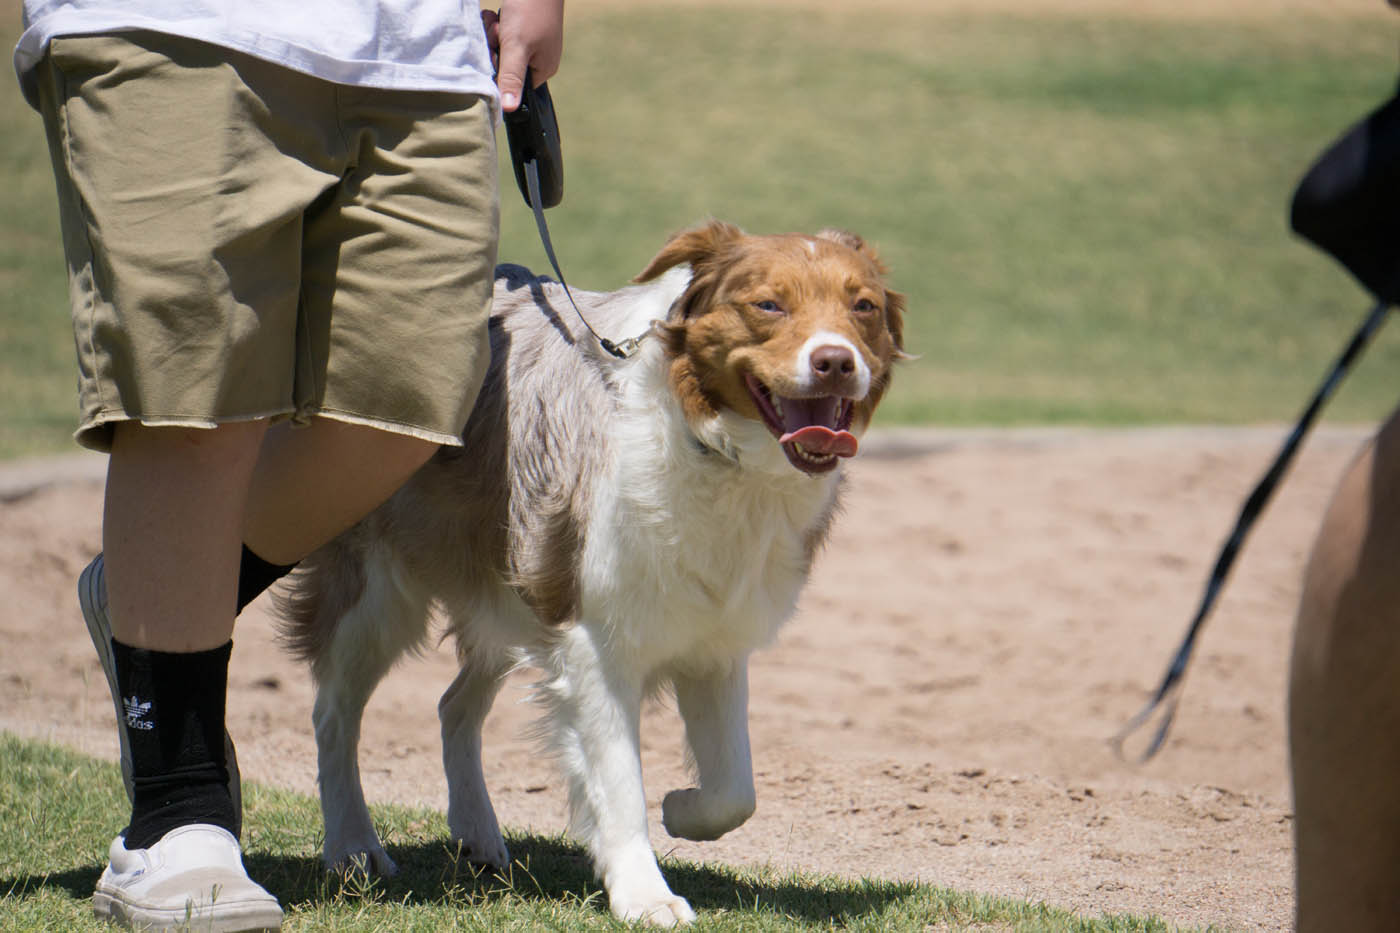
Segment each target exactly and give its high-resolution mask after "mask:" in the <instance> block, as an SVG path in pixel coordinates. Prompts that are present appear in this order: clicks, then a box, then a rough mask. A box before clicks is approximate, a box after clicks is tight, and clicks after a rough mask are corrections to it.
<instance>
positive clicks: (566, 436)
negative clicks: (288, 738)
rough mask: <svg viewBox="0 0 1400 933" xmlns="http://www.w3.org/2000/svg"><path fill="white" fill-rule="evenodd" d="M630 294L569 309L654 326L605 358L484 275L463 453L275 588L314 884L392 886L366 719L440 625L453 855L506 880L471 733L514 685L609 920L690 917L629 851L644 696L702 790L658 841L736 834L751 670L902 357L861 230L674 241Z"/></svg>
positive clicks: (671, 801) (436, 466) (639, 815)
mask: <svg viewBox="0 0 1400 933" xmlns="http://www.w3.org/2000/svg"><path fill="white" fill-rule="evenodd" d="M687 267H688V268H687ZM638 281H639V282H643V283H646V284H642V285H639V286H634V287H630V288H625V289H623V290H621V291H618V292H613V293H606V294H600V293H591V294H579V295H578V296H577V297H578V298H579V301H580V304H581V305H582V306H583V308H584V310H585V313H586V314H587V315H588V317H589V319H590V321H591V322H592V323H593V325H594V326H595V327H597V328H598V329H599V330H600V331H601V332H603V333H608V334H612V335H619V336H620V335H629V334H636V333H641V332H643V331H645V330H646V329H647V328H648V327H652V333H651V335H650V336H649V337H648V338H647V339H646V340H644V341H643V343H642V349H641V350H640V352H639V353H637V355H636V356H634V357H632V358H630V359H628V360H626V361H618V360H615V359H612V358H611V357H608V356H606V355H604V354H603V352H602V351H601V350H600V349H598V348H597V347H596V346H595V345H594V343H593V341H592V339H591V338H590V337H589V336H588V334H587V332H586V331H584V330H583V328H582V326H581V325H577V324H576V320H577V319H576V318H575V317H574V315H573V311H572V309H570V308H569V306H568V304H567V302H566V301H565V300H564V296H563V294H562V291H561V289H560V288H559V287H558V286H557V285H555V284H554V283H552V282H549V281H548V280H546V279H541V278H536V277H534V276H532V275H530V274H529V273H528V272H526V271H525V270H523V269H520V268H518V267H502V268H501V269H500V270H498V278H497V282H496V295H495V305H494V309H493V315H492V320H491V340H492V362H491V368H490V372H489V375H488V376H487V379H486V384H485V386H484V388H483V390H482V394H481V396H480V399H479V401H478V402H477V405H476V408H475V410H474V411H473V414H472V416H471V420H470V422H469V423H468V425H467V427H466V429H465V431H464V432H463V440H464V442H465V445H464V446H463V447H461V448H453V449H446V448H445V449H443V450H442V451H441V452H440V453H439V454H438V455H437V456H436V457H435V458H434V459H433V460H432V461H431V462H430V463H429V464H428V465H427V466H425V467H424V468H423V469H422V470H421V471H420V472H419V473H418V474H417V475H416V476H415V477H414V478H413V479H412V480H411V481H409V483H408V484H407V485H406V486H404V488H403V489H401V490H400V491H399V492H398V493H397V494H396V495H395V496H394V497H393V498H392V499H391V500H390V501H389V502H388V503H386V504H385V505H384V506H382V507H381V508H379V509H378V510H377V511H375V512H374V513H372V514H371V515H370V516H368V517H367V518H366V519H365V520H364V521H362V522H360V523H359V524H358V525H357V526H356V527H355V528H353V529H351V530H350V531H349V532H347V533H346V534H344V535H342V536H341V537H340V538H338V539H337V540H335V541H334V542H332V543H331V544H329V545H327V546H326V547H325V548H323V549H322V550H321V551H319V552H318V553H317V554H315V555H313V557H312V558H310V559H309V560H308V561H306V562H305V563H304V565H303V569H302V570H301V571H300V572H299V573H298V575H297V576H296V577H295V578H294V580H293V582H292V589H291V592H290V594H289V596H288V598H287V599H286V600H285V604H284V613H285V615H286V618H287V624H286V634H287V636H288V638H289V640H290V643H291V645H292V647H293V648H294V650H296V651H297V652H299V653H300V654H301V655H302V656H303V657H305V658H307V659H309V660H310V662H311V665H312V669H313V671H314V674H315V678H316V682H317V687H318V692H317V698H316V707H315V725H316V740H317V746H318V749H319V768H320V784H321V801H322V809H323V811H324V814H325V820H326V841H325V858H326V861H327V863H328V864H330V865H344V864H351V863H359V864H363V865H365V867H367V868H370V869H372V870H376V871H380V872H392V871H393V870H394V866H393V863H392V862H391V860H390V859H389V858H388V856H387V855H386V854H385V853H384V850H383V848H382V847H381V845H380V843H379V840H378V838H377V836H376V835H375V832H374V828H373V827H372V826H371V824H370V818H369V813H368V811H367V810H366V808H365V802H364V796H363V793H362V791H361V788H360V782H359V771H358V764H357V743H358V737H359V723H360V718H361V715H362V713H363V710H364V706H365V703H366V701H367V700H368V698H369V695H370V693H371V691H372V690H373V689H374V687H375V685H376V683H377V682H378V681H379V680H380V678H381V677H383V675H384V673H385V672H386V671H387V670H388V669H389V667H390V666H391V665H392V664H393V663H394V662H395V661H396V660H397V659H398V658H399V657H400V655H402V654H403V653H404V652H405V651H407V650H410V649H412V648H414V647H415V646H418V645H419V644H421V643H422V641H423V639H424V638H425V637H426V633H427V627H428V620H429V616H430V614H431V612H432V611H433V610H435V609H436V610H437V611H439V612H440V613H441V615H442V616H443V617H444V618H445V619H446V622H447V626H448V629H449V631H450V632H451V634H452V635H453V636H455V638H456V642H457V652H458V656H459V658H460V659H461V664H462V667H461V672H460V674H459V675H458V677H457V679H456V680H455V681H454V683H453V684H452V686H451V687H450V688H449V689H448V690H447V692H446V693H445V694H444V695H443V697H442V700H441V702H440V703H439V713H440V716H441V720H442V737H443V760H444V765H445V767H446V771H447V778H448V785H449V806H448V815H447V818H448V825H449V827H450V829H451V832H452V836H453V838H454V839H455V840H457V841H458V842H460V844H461V846H462V850H463V852H464V854H465V855H466V856H467V857H469V858H470V859H472V860H473V861H475V862H480V863H485V864H488V865H497V866H500V865H504V864H506V862H507V855H506V847H505V843H504V841H503V840H502V838H501V833H500V830H499V828H498V825H497V822H496V816H495V813H494V811H493V810H492V807H491V802H490V799H489V797H488V795H487V791H486V787H485V785H484V780H483V776H482V768H481V726H482V722H483V720H484V718H485V716H486V713H487V711H488V709H489V708H490V706H491V703H492V700H493V699H494V697H495V695H496V692H497V690H498V689H499V687H500V684H501V682H502V679H503V678H504V677H505V675H506V674H507V673H508V672H509V671H510V670H512V669H513V668H516V667H518V666H520V665H529V666H532V667H535V668H538V669H539V670H540V671H542V672H543V676H542V678H541V680H540V683H539V686H538V691H537V694H538V699H539V702H540V703H541V704H542V705H543V707H544V712H545V714H544V717H543V726H542V731H543V733H544V735H545V736H546V738H547V742H548V745H549V747H550V749H551V750H552V751H553V752H554V753H555V754H556V755H557V757H558V760H559V762H560V764H561V766H562V770H563V773H564V776H565V778H566V780H567V783H568V790H569V806H570V828H571V830H572V832H573V833H574V834H575V835H576V836H577V837H578V838H579V839H580V840H582V841H583V843H584V844H585V845H586V846H587V848H588V851H589V853H590V855H591V856H592V858H593V861H594V865H595V868H596V871H597V873H598V876H599V878H600V879H601V880H602V883H603V885H604V887H605V888H606V889H607V892H608V898H609V902H610V905H611V908H612V911H613V913H614V914H615V915H617V916H619V917H624V918H643V919H646V920H648V921H649V922H653V923H658V924H663V925H670V924H673V923H676V922H685V921H688V920H690V919H692V918H693V917H694V914H693V912H692V911H691V909H690V907H689V905H688V904H687V903H686V902H685V900H684V899H683V898H680V897H678V896H676V895H675V894H673V893H672V892H671V890H670V889H669V888H668V887H667V885H666V882H665V881H664V880H663V878H662V876H661V873H660V871H659V869H658V868H657V864H656V859H655V856H654V854H653V852H652V849H651V844H650V842H649V840H648V838H647V821H646V803H645V797H644V795H643V788H642V775H641V765H640V761H639V738H638V729H639V717H640V710H641V704H642V701H643V699H644V698H645V697H646V696H647V694H648V693H649V692H650V691H654V690H657V689H665V688H669V689H671V690H673V691H674V694H675V698H676V704H677V706H678V708H679V711H680V714H681V717H682V718H683V719H684V721H685V728H686V737H687V740H688V743H689V746H690V748H691V750H692V753H693V763H694V767H695V772H696V777H697V785H696V786H695V787H691V788H688V789H683V790H674V791H671V792H670V793H669V794H667V795H666V797H665V800H664V802H663V806H662V811H663V820H664V823H665V826H666V828H667V830H668V831H669V832H670V833H672V834H673V835H677V836H681V837H684V838H688V839H714V838H717V837H719V836H721V835H723V834H724V833H726V832H728V831H729V830H731V829H734V828H735V827H736V826H739V825H740V824H741V823H743V822H744V821H745V820H746V819H747V818H748V817H749V815H750V814H751V813H752V812H753V809H754V805H755V801H754V788H753V776H752V772H751V765H750V756H749V741H748V729H747V722H746V720H747V658H748V656H749V654H750V653H751V652H752V651H754V650H755V649H756V648H758V647H760V646H762V645H764V644H766V643H768V642H769V641H770V640H771V639H772V638H773V636H774V634H775V632H776V631H777V629H778V627H779V626H780V625H781V624H782V623H783V622H784V621H785V620H786V619H787V618H788V617H789V616H790V615H791V614H792V611H793V607H794V605H795V603H796V600H797V596H798V592H799V591H800V589H801V588H802V585H803V583H804V582H805V580H806V577H807V574H808V571H809V568H810V566H811V563H812V559H813V556H814V554H815V552H816V551H817V549H818V547H819V546H820V545H821V543H822V541H823V540H824V538H825V536H826V533H827V529H828V526H829V523H830V521H831V518H832V514H833V510H834V508H835V505H836V498H837V491H838V486H839V469H838V463H839V460H840V458H842V457H847V456H851V455H853V454H854V453H855V451H856V446H857V440H856V439H857V437H858V436H859V434H860V433H861V432H862V431H863V430H864V429H865V427H866V425H867V424H868V422H869V420H870V416H871V414H872V413H873V411H874V409H875V407H876V405H877V403H878V402H879V400H880V398H881V396H882V395H883V393H884V392H885V389H886V387H887V386H888V384H889V378H890V370H891V366H892V364H893V363H894V361H895V360H896V359H898V358H899V357H900V356H902V350H901V347H902V326H903V299H902V297H901V296H900V295H898V294H896V293H895V292H893V291H891V290H890V289H889V288H888V287H887V285H886V284H885V270H884V268H883V266H882V265H881V263H880V262H879V260H878V259H877V258H876V257H875V254H874V253H873V251H872V250H871V249H870V248H869V247H868V246H866V245H865V244H864V243H863V242H862V241H861V240H860V239H858V238H856V237H854V236H851V235H849V234H844V233H837V232H832V231H824V232H822V233H820V234H818V235H816V236H801V235H785V236H776V237H757V236H748V235H746V234H743V233H742V232H741V231H739V230H738V229H736V228H734V227H732V226H729V225H727V224H721V223H711V224H709V225H707V226H704V227H701V228H698V229H695V230H692V231H688V232H686V233H683V234H680V235H679V236H677V237H675V238H673V239H672V240H671V241H670V242H668V243H667V244H666V246H665V247H664V248H663V249H662V250H661V252H660V253H659V254H658V255H657V256H656V257H655V258H654V259H653V260H652V262H651V263H650V264H649V265H648V266H647V268H646V269H645V270H643V272H642V273H641V275H640V276H639V277H638ZM658 319H659V321H658ZM653 322H657V323H655V324H654V326H653Z"/></svg>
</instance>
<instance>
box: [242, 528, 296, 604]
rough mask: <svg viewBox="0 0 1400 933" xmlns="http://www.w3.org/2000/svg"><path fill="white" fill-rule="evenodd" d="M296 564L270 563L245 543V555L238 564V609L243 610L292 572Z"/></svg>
mask: <svg viewBox="0 0 1400 933" xmlns="http://www.w3.org/2000/svg"><path fill="white" fill-rule="evenodd" d="M295 566H296V564H272V563H268V562H267V561H265V560H263V559H262V558H261V557H259V556H258V555H256V554H254V553H253V552H252V551H250V550H248V545H246V544H245V545H243V557H242V559H241V561H240V562H239V564H238V611H239V612H242V611H243V608H244V607H245V606H247V605H248V604H249V603H251V602H252V601H253V600H255V599H257V598H258V597H259V596H261V595H262V594H263V592H264V591H265V590H266V589H267V588H268V587H269V586H271V585H272V584H274V583H276V582H277V581H278V580H280V579H282V578H283V577H285V576H286V575H287V574H289V573H291V572H292V568H293V567H295Z"/></svg>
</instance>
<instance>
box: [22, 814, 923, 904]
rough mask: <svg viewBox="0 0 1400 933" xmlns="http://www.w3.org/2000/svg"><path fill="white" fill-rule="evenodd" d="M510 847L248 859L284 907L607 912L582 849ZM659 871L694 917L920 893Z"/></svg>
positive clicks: (80, 871) (89, 876) (91, 874)
mask: <svg viewBox="0 0 1400 933" xmlns="http://www.w3.org/2000/svg"><path fill="white" fill-rule="evenodd" d="M509 843H510V850H511V866H510V868H509V869H508V870H507V871H505V872H502V873H496V872H494V871H491V870H489V869H482V868H479V867H477V866H473V865H471V864H469V863H467V862H466V861H463V860H458V859H457V858H455V857H454V852H453V849H452V847H451V845H450V844H449V843H448V841H447V840H446V839H437V840H433V841H428V842H421V843H416V844H412V845H398V846H395V845H390V846H388V847H387V851H388V853H389V855H390V856H391V857H392V858H393V859H394V861H395V862H396V863H397V864H398V866H399V874H398V875H397V876H395V877H393V878H376V879H373V880H370V881H366V880H365V879H364V878H362V877H355V876H349V877H342V876H339V875H331V874H328V873H327V872H326V871H324V870H323V868H322V867H321V860H320V859H319V858H316V857H306V856H284V855H266V854H262V853H259V852H256V851H254V852H251V853H248V854H246V855H245V856H244V864H245V866H246V867H247V869H248V874H249V875H250V876H251V877H252V878H253V879H254V880H256V881H257V882H258V883H260V884H262V885H263V886H264V887H266V888H267V889H268V890H269V891H270V892H272V894H274V895H275V896H276V897H277V899H278V900H279V901H281V902H282V904H283V906H284V907H287V908H295V907H296V906H298V905H302V906H305V905H318V904H327V903H333V902H336V901H347V902H357V901H363V900H375V901H379V902H382V903H406V904H443V905H449V906H452V905H458V906H461V907H462V908H464V909H465V908H469V907H470V906H471V905H480V904H486V903H491V902H493V901H496V900H499V899H502V898H507V897H516V898H519V899H521V900H524V901H567V902H570V903H575V904H577V903H580V902H589V903H591V904H593V905H594V907H595V909H597V910H598V911H599V912H601V913H605V912H606V911H607V896H606V895H605V894H604V893H603V891H602V889H601V887H600V886H599V885H598V884H597V882H595V881H594V880H593V870H592V865H591V864H590V863H589V860H588V857H587V855H586V854H585V853H584V851H583V849H582V848H580V847H579V846H577V845H574V844H572V843H569V842H567V841H564V840H562V839H561V838H559V837H547V836H537V835H530V836H513V837H512V838H511V839H510V840H509ZM662 872H663V874H665V876H666V880H667V883H669V884H670V885H671V889H672V890H673V891H675V892H676V893H677V894H679V895H681V896H682V897H684V898H686V899H687V900H688V901H690V904H691V906H692V907H694V908H696V909H697V910H701V911H704V910H716V909H724V910H736V909H746V910H758V911H760V912H766V913H773V914H778V915H781V916H785V917H792V918H794V919H798V920H806V921H816V922H827V921H832V920H838V921H844V922H850V921H855V920H859V919H861V918H863V917H873V916H876V915H878V914H880V913H881V912H882V911H884V910H885V909H886V908H887V907H888V906H889V905H890V903H891V902H893V901H896V900H899V899H901V898H903V897H907V896H910V895H912V894H913V893H914V891H915V886H914V885H912V884H895V883H885V882H868V883H866V882H859V881H823V882H821V883H816V882H804V881H802V880H800V879H786V878H784V879H779V880H772V881H770V880H755V879H754V878H752V877H741V876H740V875H739V874H738V873H737V872H734V871H730V870H728V869H724V868H716V867H712V866H707V865H696V864H692V863H677V862H667V863H665V864H663V866H662ZM101 873H102V866H101V865H84V866H81V867H76V868H72V869H68V870H66V871H61V872H54V873H52V874H48V875H19V876H14V877H9V878H0V896H4V895H6V894H9V895H10V896H13V897H20V898H23V897H26V896H32V895H34V894H37V893H38V892H39V891H41V890H45V889H48V890H58V891H61V892H63V893H65V894H67V895H68V896H70V897H72V898H73V899H74V900H77V901H85V900H87V899H88V898H89V897H91V896H92V891H93V888H94V886H95V885H96V884H97V879H98V876H99V875H101Z"/></svg>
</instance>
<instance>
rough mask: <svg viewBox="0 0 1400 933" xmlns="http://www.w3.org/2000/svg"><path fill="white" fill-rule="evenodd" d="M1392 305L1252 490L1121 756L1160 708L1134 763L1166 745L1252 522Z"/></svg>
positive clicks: (1381, 305) (1378, 309)
mask: <svg viewBox="0 0 1400 933" xmlns="http://www.w3.org/2000/svg"><path fill="white" fill-rule="evenodd" d="M1390 307H1391V304H1390V302H1389V301H1388V300H1385V299H1381V300H1379V301H1377V302H1376V305H1375V307H1373V308H1372V309H1371V310H1370V312H1369V313H1368V314H1367V315H1366V319H1365V320H1364V321H1362V322H1361V326H1360V327H1359V328H1358V329H1357V330H1356V333H1354V334H1352V337H1351V340H1350V341H1349V342H1348V343H1347V345H1346V349H1344V350H1343V351H1342V354H1341V356H1339V357H1337V361H1336V362H1335V363H1334V364H1333V365H1332V369H1331V371H1330V372H1329V373H1328V374H1327V377H1326V378H1325V379H1323V380H1322V385H1320V386H1319V387H1318V389H1317V392H1316V393H1315V394H1314V395H1313V397H1312V401H1311V402H1309V403H1308V407H1307V408H1306V409H1304V411H1303V414H1302V417H1300V418H1299V419H1298V423H1297V424H1296V425H1295V426H1294V428H1293V431H1292V433H1291V434H1289V435H1288V439H1287V440H1286V441H1285V442H1284V444H1283V447H1282V449H1280V450H1279V452H1278V456H1276V457H1275V458H1274V462H1273V465H1271V466H1270V467H1269V469H1268V471H1267V472H1266V473H1265V474H1264V476H1263V478H1262V479H1260V480H1259V483H1258V485H1256V486H1255V487H1254V491H1253V492H1251V493H1250V494H1249V498H1248V499H1246V500H1245V503H1244V507H1243V508H1242V509H1240V515H1239V518H1237V519H1236V520H1235V528H1234V530H1233V531H1232V532H1230V537H1229V538H1227V539H1226V541H1225V545H1224V546H1223V547H1222V548H1221V549H1220V556H1219V557H1217V558H1216V561H1215V568H1214V569H1213V570H1212V571H1211V574H1210V579H1209V580H1208V581H1207V582H1206V588H1205V593H1204V594H1203V595H1202V597H1201V604H1200V608H1198V609H1197V610H1196V615H1195V617H1194V618H1193V619H1192V620H1191V625H1190V626H1189V627H1188V628H1187V629H1186V637H1185V638H1183V639H1182V642H1181V647H1179V648H1178V649H1177V651H1176V656H1175V657H1174V658H1173V659H1172V662H1171V664H1170V665H1169V666H1168V667H1167V673H1166V676H1164V677H1163V678H1162V683H1161V685H1160V686H1159V687H1158V688H1157V692H1156V694H1155V695H1154V696H1153V697H1152V699H1151V700H1150V701H1148V703H1147V705H1146V706H1145V707H1143V708H1142V710H1141V711H1140V712H1139V713H1138V714H1137V715H1136V716H1134V717H1133V718H1132V719H1130V720H1129V721H1128V724H1127V725H1125V726H1124V727H1123V729H1122V730H1121V731H1120V732H1119V733H1118V734H1117V735H1115V736H1114V737H1113V748H1114V751H1116V752H1117V754H1118V756H1119V757H1120V758H1127V756H1126V755H1125V754H1124V752H1123V743H1124V742H1125V741H1126V740H1127V739H1128V737H1129V736H1131V735H1132V734H1133V733H1135V732H1137V730H1138V729H1140V728H1142V726H1143V725H1145V724H1146V723H1147V722H1148V721H1149V720H1150V719H1151V718H1152V716H1153V714H1154V713H1155V712H1156V711H1157V710H1158V709H1161V710H1162V720H1161V723H1160V724H1159V725H1158V726H1157V730H1156V732H1155V733H1154V735H1153V737H1152V742H1151V744H1149V745H1148V746H1147V750H1146V751H1144V752H1143V753H1142V755H1141V756H1139V757H1138V758H1137V759H1136V761H1137V762H1138V763H1142V762H1145V761H1147V760H1148V759H1149V758H1151V757H1152V756H1153V755H1155V754H1157V752H1158V750H1159V749H1161V747H1162V744H1163V743H1164V742H1165V741H1166V738H1167V730H1168V729H1170V728H1171V724H1172V719H1173V718H1174V717H1175V716H1176V708H1177V703H1178V702H1179V701H1180V699H1181V696H1180V692H1181V683H1182V678H1183V677H1185V675H1186V666H1187V665H1188V664H1189V663H1190V661H1191V653H1192V652H1193V651H1194V650H1195V647H1196V637H1197V636H1198V635H1199V634H1200V633H1201V628H1202V627H1203V626H1204V625H1205V621H1206V618H1207V617H1208V616H1209V615H1210V611H1211V609H1212V608H1213V607H1214V606H1215V601H1216V598H1217V597H1218V596H1219V595H1220V591H1221V589H1222V588H1223V587H1224V586H1225V581H1226V579H1227V578H1228V577H1229V575H1230V569H1231V567H1233V566H1234V563H1235V558H1236V557H1238V556H1239V552H1240V548H1241V547H1243V545H1244V542H1245V538H1246V537H1247V536H1248V535H1249V531H1250V529H1251V528H1252V527H1253V526H1254V521H1255V519H1257V518H1258V517H1259V514H1260V513H1261V512H1263V511H1264V506H1266V505H1267V504H1268V502H1269V499H1270V498H1271V497H1272V496H1273V494H1274V490H1275V489H1276V488H1277V486H1278V484H1279V482H1280V481H1281V480H1282V479H1283V476H1284V473H1285V472H1287V470H1288V466H1289V464H1290V463H1291V462H1292V460H1293V457H1294V455H1295V454H1296V453H1297V452H1298V447H1299V445H1301V444H1302V442H1303V438H1304V436H1306V435H1307V433H1308V430H1309V429H1310V428H1311V427H1312V425H1313V422H1314V421H1316V420H1317V416H1318V414H1319V413H1320V412H1321V411H1322V408H1323V406H1324V405H1326V403H1327V401H1328V399H1330V398H1331V397H1332V394H1333V393H1334V392H1335V391H1336V389H1337V387H1338V386H1339V385H1340V384H1341V382H1342V379H1343V378H1344V377H1345V376H1346V374H1347V371H1348V370H1349V369H1350V368H1351V366H1352V364H1353V363H1355V362H1356V359H1357V357H1359V356H1360V355H1361V351H1362V350H1364V349H1365V348H1366V345H1367V344H1368V343H1370V342H1371V338H1372V337H1374V336H1375V334H1376V331H1377V330H1379V329H1380V326H1381V324H1382V323H1383V322H1384V321H1385V316H1386V312H1387V311H1389V310H1390Z"/></svg>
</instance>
